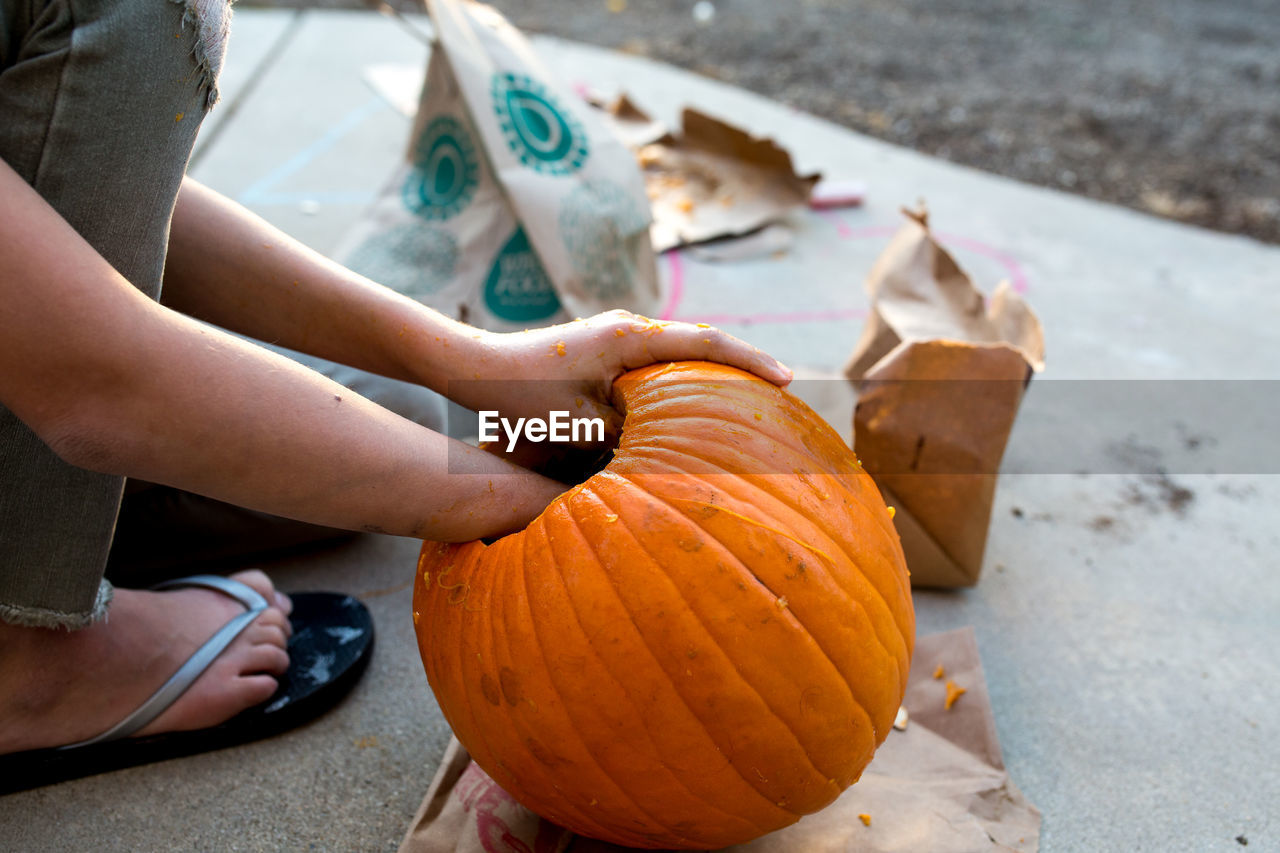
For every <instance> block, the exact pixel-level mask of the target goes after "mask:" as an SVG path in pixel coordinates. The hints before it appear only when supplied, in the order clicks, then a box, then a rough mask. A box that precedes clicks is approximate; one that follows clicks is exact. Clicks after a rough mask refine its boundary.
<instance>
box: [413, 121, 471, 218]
mask: <svg viewBox="0 0 1280 853" xmlns="http://www.w3.org/2000/svg"><path fill="white" fill-rule="evenodd" d="M479 172H480V165H479V161H478V159H477V155H476V146H475V143H474V142H473V141H472V139H471V133H470V132H469V131H468V130H467V128H466V126H465V125H464V124H463V123H462V122H460V121H458V120H457V119H455V118H452V117H450V116H439V117H437V118H434V119H432V120H431V123H430V124H428V125H427V126H426V128H425V129H424V130H423V131H422V134H421V135H420V136H419V137H418V141H417V143H416V144H415V145H414V147H413V168H412V169H410V171H409V175H408V176H407V177H406V178H405V181H404V187H403V188H402V194H403V197H404V204H405V207H407V208H409V210H411V211H413V212H414V213H415V214H417V215H418V216H421V217H422V218H423V219H432V220H445V219H449V218H451V217H453V216H456V215H457V214H458V213H460V212H461V211H462V209H463V208H465V207H466V206H467V205H468V204H469V203H470V202H471V197H472V196H473V195H475V191H476V186H477V185H478V184H479V183H480V179H479Z"/></svg>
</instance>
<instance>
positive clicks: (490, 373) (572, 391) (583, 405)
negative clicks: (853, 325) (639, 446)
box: [450, 310, 792, 434]
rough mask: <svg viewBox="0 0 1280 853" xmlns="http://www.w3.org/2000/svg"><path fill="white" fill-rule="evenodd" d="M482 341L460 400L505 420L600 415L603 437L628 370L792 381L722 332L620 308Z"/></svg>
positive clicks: (613, 425) (613, 424)
mask: <svg viewBox="0 0 1280 853" xmlns="http://www.w3.org/2000/svg"><path fill="white" fill-rule="evenodd" d="M485 344H486V346H485V347H484V349H485V350H486V352H487V356H488V357H486V358H485V359H484V362H483V373H482V374H481V377H482V379H483V380H484V381H481V382H477V383H475V384H474V387H473V388H472V389H471V390H470V391H469V392H468V391H466V390H464V389H463V388H459V389H457V390H459V391H462V394H460V395H456V396H460V397H462V398H464V399H460V400H459V402H463V403H464V404H465V405H469V406H471V407H472V408H475V409H477V410H479V409H481V408H483V409H495V410H498V411H499V412H501V413H502V415H503V416H504V417H507V418H516V417H541V418H545V417H547V415H548V412H551V411H568V412H569V413H570V416H571V417H575V418H577V417H588V418H592V417H600V418H603V419H604V422H605V425H606V434H616V433H617V431H618V430H619V429H620V427H621V424H622V415H621V413H619V412H618V411H617V410H616V409H615V408H614V406H613V402H612V390H613V382H614V380H615V379H617V378H618V377H619V376H621V375H622V374H623V373H626V372H627V371H628V370H633V369H635V368H638V367H644V366H645V365H649V364H653V363H655V362H667V361H687V360H703V361H714V362H719V363H721V364H727V365H731V366H733V367H738V368H741V369H743V370H747V371H750V372H751V373H754V374H756V375H757V376H760V377H761V378H763V379H767V380H769V381H770V382H773V383H775V384H777V385H786V384H787V383H788V382H790V381H791V378H792V374H791V371H790V370H789V369H787V368H786V367H784V366H783V365H782V364H780V363H779V362H778V361H776V360H775V359H773V358H771V357H770V356H768V355H766V354H764V353H763V352H761V351H760V350H758V349H756V348H755V347H753V346H751V345H750V344H747V343H745V342H743V341H740V340H738V339H737V338H735V337H733V336H732V335H729V334H726V333H725V332H722V331H720V330H719V329H715V328H712V327H711V326H707V325H705V324H702V323H699V324H697V325H694V324H691V323H676V322H666V321H659V320H650V319H648V318H647V317H641V316H639V315H636V314H632V313H630V312H629V311H621V310H618V311H609V312H607V313H604V314H598V315H596V316H594V317H590V318H588V319H585V320H574V321H573V322H571V323H564V324H562V325H559V326H551V327H548V328H545V329H533V330H530V331H526V332H515V333H509V334H489V335H486V339H485ZM494 380H502V381H494ZM468 384H470V383H465V382H464V383H461V385H462V386H466V385H468ZM450 396H455V395H454V394H452V393H451V394H450Z"/></svg>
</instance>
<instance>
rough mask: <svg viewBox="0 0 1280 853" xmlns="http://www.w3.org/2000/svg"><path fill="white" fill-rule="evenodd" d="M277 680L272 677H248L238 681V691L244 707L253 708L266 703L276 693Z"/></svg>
mask: <svg viewBox="0 0 1280 853" xmlns="http://www.w3.org/2000/svg"><path fill="white" fill-rule="evenodd" d="M277 686H278V684H277V682H276V680H275V679H274V678H272V677H271V676H270V675H246V676H244V677H243V678H238V679H236V690H237V693H238V694H239V697H238V698H239V700H240V702H241V703H243V707H245V708H251V707H253V706H254V705H257V704H259V703H262V702H265V701H267V700H268V699H270V698H271V696H272V695H273V694H274V693H275V692H276V687H277Z"/></svg>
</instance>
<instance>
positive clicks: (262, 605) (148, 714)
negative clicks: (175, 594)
mask: <svg viewBox="0 0 1280 853" xmlns="http://www.w3.org/2000/svg"><path fill="white" fill-rule="evenodd" d="M192 586H201V587H205V588H207V589H213V590H217V591H218V592H221V593H225V594H226V595H228V596H230V597H231V598H234V599H236V600H237V601H239V602H240V603H241V604H243V605H244V606H245V607H246V608H247V609H246V611H245V612H244V613H241V614H240V615H238V616H236V617H235V618H233V619H232V620H231V621H229V622H227V624H225V625H223V626H222V627H221V628H220V629H219V630H218V632H217V633H216V634H214V635H213V636H212V637H210V638H209V639H208V640H207V641H206V642H205V644H204V645H203V646H201V647H200V648H198V649H196V651H195V653H194V654H193V655H191V657H189V658H187V660H186V662H185V663H184V664H183V665H182V666H181V667H179V668H178V671H177V672H175V673H174V674H173V675H171V676H170V677H169V680H168V681H166V682H165V683H164V684H162V685H160V689H159V690H157V691H156V692H155V693H153V694H151V697H150V698H149V699H147V701H145V702H143V703H142V705H140V706H139V707H138V709H137V710H136V711H134V712H133V713H132V714H130V715H129V716H127V717H125V718H124V719H123V720H121V721H120V722H118V723H116V724H115V725H114V726H112V727H111V728H109V729H107V730H106V731H105V732H103V733H102V734H100V735H98V736H97V737H92V738H89V739H88V740H82V741H80V742H79V743H72V744H68V745H66V746H63V747H60V749H75V748H77V747H81V746H90V745H92V744H97V743H106V742H107V741H112V740H119V739H121V738H126V737H129V735H132V734H134V733H135V732H137V731H138V730H140V729H142V728H143V727H144V726H146V725H147V724H148V723H150V722H151V721H152V720H154V719H155V718H156V717H158V716H160V715H161V714H162V713H164V711H165V709H166V708H168V707H169V706H170V705H172V704H173V703H174V702H175V701H176V700H177V699H178V697H179V696H181V695H182V694H183V693H185V692H186V691H187V688H188V687H190V686H191V685H192V683H193V682H195V680H196V679H197V678H199V677H200V675H201V673H203V672H204V671H205V670H206V669H207V668H208V667H209V664H211V663H213V661H214V660H215V659H216V658H217V657H218V655H220V654H222V651H223V649H225V648H226V647H227V646H229V645H230V644H231V641H232V640H234V639H235V638H236V637H238V636H239V635H240V632H241V631H243V630H244V629H245V628H247V627H249V623H251V622H252V621H253V620H254V619H256V618H257V617H258V614H259V613H261V612H262V611H264V610H266V609H267V600H266V599H265V598H263V597H262V595H261V594H259V593H258V591H257V590H255V589H253V588H252V587H249V586H245V585H244V584H242V583H240V582H239V581H233V580H231V579H230V578H224V577H219V576H218V575H192V576H191V577H187V578H178V579H177V580H171V581H165V582H164V583H162V584H158V585H156V586H155V587H153V589H158V590H160V589H180V588H183V587H192Z"/></svg>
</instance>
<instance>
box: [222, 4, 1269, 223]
mask: <svg viewBox="0 0 1280 853" xmlns="http://www.w3.org/2000/svg"><path fill="white" fill-rule="evenodd" d="M370 2H376V0H370ZM394 2H395V3H396V4H397V5H398V6H399V7H400V8H402V9H407V10H416V9H418V8H420V6H418V5H417V4H415V3H414V2H413V0H394ZM255 4H260V5H273V6H291V5H300V6H316V5H319V6H326V7H347V8H351V7H360V6H362V5H365V4H366V0H242V5H255ZM494 5H495V6H497V7H498V8H499V9H501V10H502V11H503V12H504V13H505V14H506V15H507V16H508V17H509V18H510V19H511V20H512V22H513V23H515V24H516V25H517V26H518V27H520V28H522V29H524V30H526V31H530V32H544V33H550V34H553V35H557V36H562V37H565V38H570V39H575V40H578V41H583V42H589V43H592V44H598V45H602V46H606V47H611V48H616V49H620V50H624V51H629V52H632V53H637V54H642V55H645V56H649V57H653V58H655V59H659V60H662V61H665V62H669V63H672V64H675V65H678V66H681V67H684V68H688V69H691V70H693V71H697V72H699V73H702V74H706V75H709V76H711V77H715V78H718V79H720V80H724V81H726V82H729V83H733V84H735V85H738V86H742V87H744V88H747V89H750V90H753V91H756V92H759V93H761V94H764V95H767V96H769V97H772V98H775V99H777V100H779V101H782V102H784V103H787V104H790V105H793V106H795V107H797V108H799V109H801V110H805V111H807V112H810V113H814V114H816V115H820V116H823V117H825V118H827V119H830V120H832V121H835V122H838V123H840V124H842V125H845V126H847V127H850V128H853V129H854V130H857V131H860V132H862V133H866V134H869V135H871V136H875V137H879V138H881V139H884V140H887V141H889V142H893V143H897V144H900V145H905V146H909V147H912V148H915V149H917V150H920V151H923V152H926V153H929V154H932V155H934V156H937V157H942V158H945V159H948V160H952V161H955V162H957V163H964V164H966V165H969V166H974V167H977V168H979V169H985V170H987V171H990V172H995V173H998V174H1002V175H1007V176H1009V177H1012V178H1017V179H1019V180H1023V181H1028V182H1031V183H1035V184H1042V185H1045V186H1052V187H1057V188H1059V189H1063V190H1067V191H1070V192H1076V193H1080V194H1082V195H1086V196H1089V197H1091V198H1097V199H1102V200H1104V201H1109V202H1115V203H1118V204H1123V205H1127V206H1129V207H1133V208H1137V209H1139V210H1145V211H1148V212H1151V213H1154V214H1157V215H1160V216H1165V217H1169V218H1173V219H1178V220H1181V221H1183V222H1191V223H1195V224H1197V225H1203V226H1206V227H1209V228H1215V229H1218V230H1221V231H1231V232H1236V233H1241V234H1248V235H1250V236H1252V237H1256V238H1258V239H1260V240H1264V241H1268V242H1272V243H1280V4H1278V3H1277V2H1276V0H1214V2H1205V0H1113V2H1111V3H1102V2H1098V0H1039V2H1030V0H952V2H948V3H938V2H936V0H793V2H790V3H779V2H775V0H714V2H706V0H703V2H701V3H695V2H693V0H497V2H495V3H494ZM695 7H696V8H695ZM708 12H710V13H711V14H708ZM700 19H701V20H700Z"/></svg>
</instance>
